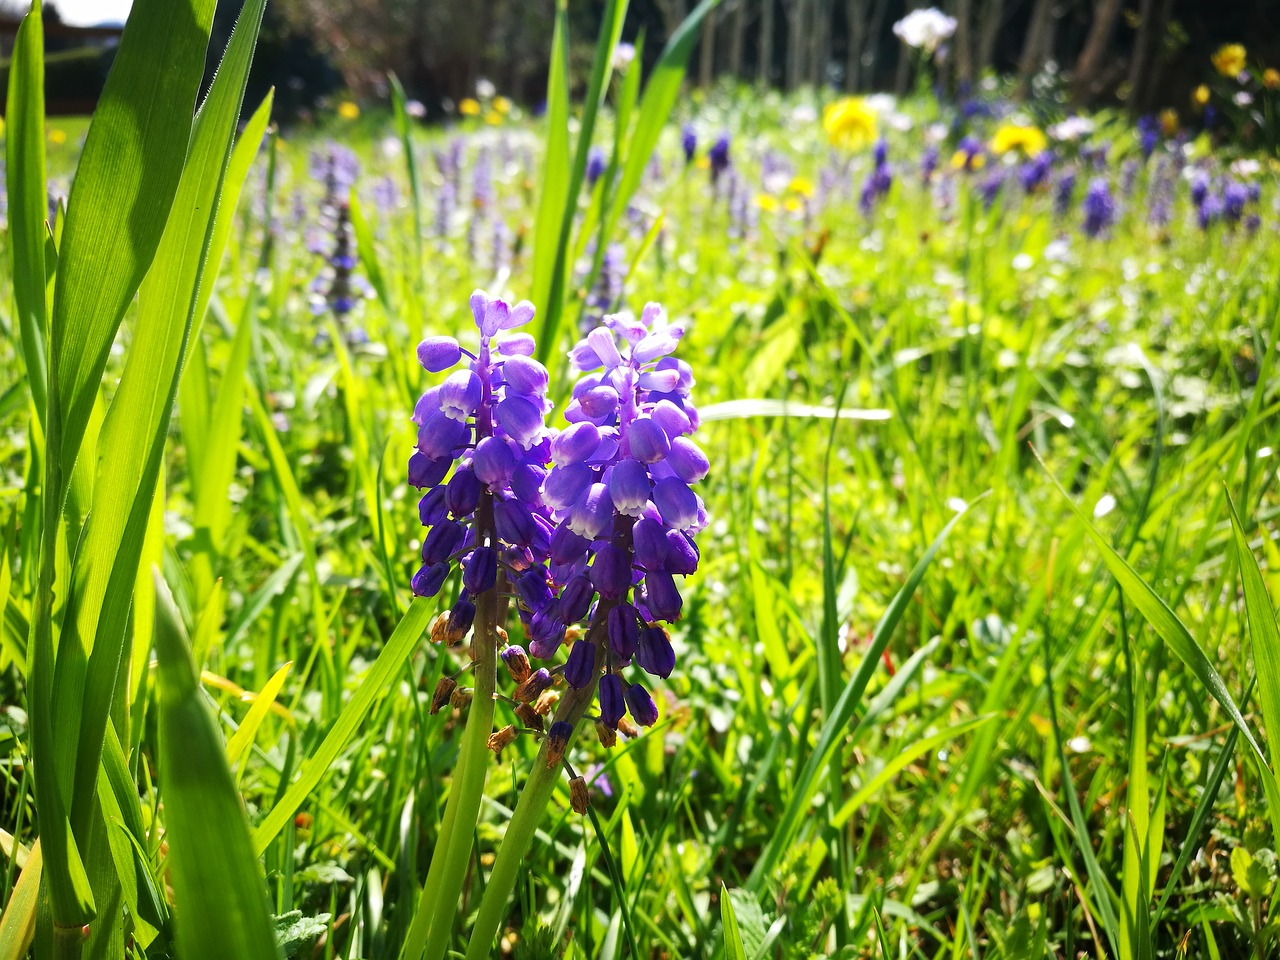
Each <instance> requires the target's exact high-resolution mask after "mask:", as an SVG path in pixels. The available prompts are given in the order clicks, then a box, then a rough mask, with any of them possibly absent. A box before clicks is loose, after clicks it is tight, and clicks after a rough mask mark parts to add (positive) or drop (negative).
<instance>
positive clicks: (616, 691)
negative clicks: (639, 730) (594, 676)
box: [600, 673, 627, 729]
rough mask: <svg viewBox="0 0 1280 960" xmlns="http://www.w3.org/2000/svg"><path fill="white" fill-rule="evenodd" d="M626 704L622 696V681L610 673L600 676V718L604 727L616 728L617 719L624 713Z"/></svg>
mask: <svg viewBox="0 0 1280 960" xmlns="http://www.w3.org/2000/svg"><path fill="white" fill-rule="evenodd" d="M626 712H627V705H626V702H625V701H624V700H623V697H622V681H621V680H620V679H619V678H618V677H617V676H615V675H614V674H612V673H606V674H605V675H604V676H603V677H601V678H600V720H601V722H602V723H604V725H605V726H606V727H613V728H615V729H616V728H617V726H618V721H619V720H621V719H622V718H623V716H625V715H626Z"/></svg>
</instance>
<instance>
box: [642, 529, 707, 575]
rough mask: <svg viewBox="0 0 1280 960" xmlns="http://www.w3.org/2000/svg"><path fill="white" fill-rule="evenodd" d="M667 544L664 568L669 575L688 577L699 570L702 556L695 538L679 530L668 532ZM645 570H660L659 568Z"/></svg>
mask: <svg viewBox="0 0 1280 960" xmlns="http://www.w3.org/2000/svg"><path fill="white" fill-rule="evenodd" d="M665 533H666V542H667V553H666V558H665V559H666V562H665V563H664V564H662V565H661V566H662V568H663V569H665V570H666V571H667V573H678V574H682V575H688V574H690V573H693V572H694V571H696V570H697V569H698V559H699V557H700V556H701V554H699V553H698V545H697V544H696V543H694V542H693V537H691V536H689V535H688V534H687V533H681V532H680V531H679V530H667V531H665ZM645 569H655V570H656V569H658V568H657V567H653V568H648V567H646V568H645Z"/></svg>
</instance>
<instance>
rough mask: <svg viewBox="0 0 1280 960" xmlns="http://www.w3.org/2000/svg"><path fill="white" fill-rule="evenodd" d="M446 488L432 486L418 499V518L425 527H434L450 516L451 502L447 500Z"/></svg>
mask: <svg viewBox="0 0 1280 960" xmlns="http://www.w3.org/2000/svg"><path fill="white" fill-rule="evenodd" d="M444 492H445V488H444V487H432V488H431V489H430V490H428V491H427V492H426V493H425V494H423V497H422V499H421V500H419V501H418V519H419V520H421V521H422V525H423V526H424V527H433V526H435V525H436V524H437V523H439V522H440V521H441V520H444V519H447V518H448V516H449V504H448V503H446V502H445V495H444Z"/></svg>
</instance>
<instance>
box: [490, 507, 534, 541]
mask: <svg viewBox="0 0 1280 960" xmlns="http://www.w3.org/2000/svg"><path fill="white" fill-rule="evenodd" d="M493 524H494V526H495V527H496V528H497V531H498V536H499V537H501V538H502V539H503V540H505V541H506V542H507V543H509V544H511V545H512V546H516V547H527V546H528V545H529V544H530V543H532V542H533V538H534V535H535V534H536V533H537V532H538V525H537V524H536V523H534V522H533V514H532V513H530V512H529V508H528V507H526V506H525V505H524V504H523V503H521V502H520V501H519V500H499V501H498V502H497V503H495V504H494V505H493Z"/></svg>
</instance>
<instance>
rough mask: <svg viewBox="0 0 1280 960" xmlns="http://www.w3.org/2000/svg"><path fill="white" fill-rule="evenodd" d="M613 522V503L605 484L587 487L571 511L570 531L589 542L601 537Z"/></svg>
mask: <svg viewBox="0 0 1280 960" xmlns="http://www.w3.org/2000/svg"><path fill="white" fill-rule="evenodd" d="M612 522H613V501H612V500H611V499H610V498H609V488H608V487H606V486H605V485H604V484H603V483H593V484H591V486H589V487H587V489H586V490H585V491H583V494H582V496H580V497H579V498H578V499H577V501H576V502H575V503H574V505H573V508H572V509H571V510H570V511H569V529H570V530H572V531H573V532H574V533H576V534H577V535H578V536H580V537H585V538H586V539H588V540H595V539H596V538H597V537H599V536H601V535H602V534H603V533H604V532H605V531H606V530H608V529H609V525H610V524H611V523H612Z"/></svg>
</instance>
